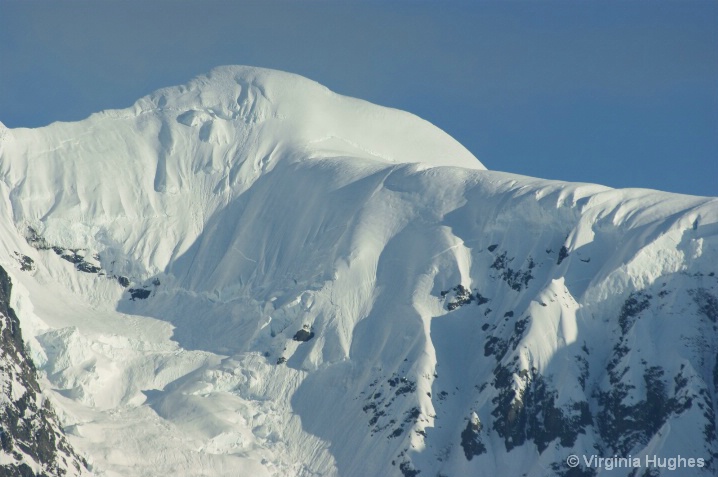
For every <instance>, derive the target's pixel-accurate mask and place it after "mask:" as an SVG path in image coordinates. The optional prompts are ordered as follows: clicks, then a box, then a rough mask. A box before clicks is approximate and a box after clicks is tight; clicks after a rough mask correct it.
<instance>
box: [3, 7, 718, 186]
mask: <svg viewBox="0 0 718 477" xmlns="http://www.w3.org/2000/svg"><path fill="white" fill-rule="evenodd" d="M223 64H246V65H254V66H264V67H270V68H276V69H281V70H286V71H291V72H294V73H299V74H301V75H304V76H307V77H309V78H311V79H314V80H316V81H318V82H320V83H322V84H324V85H326V86H328V87H329V88H330V89H332V90H334V91H337V92H339V93H342V94H347V95H350V96H356V97H359V98H363V99H367V100H369V101H372V102H375V103H378V104H382V105H385V106H392V107H396V108H400V109H404V110H407V111H410V112H413V113H415V114H417V115H419V116H421V117H423V118H425V119H427V120H429V121H431V122H432V123H434V124H436V125H437V126H439V127H441V128H442V129H444V130H445V131H447V132H448V133H449V134H451V135H452V136H454V137H455V138H456V139H457V140H459V141H460V142H461V143H462V144H464V145H465V146H466V147H467V148H468V149H469V150H471V151H472V152H473V153H474V154H475V155H476V156H477V157H478V158H479V159H480V160H481V161H482V162H483V163H484V164H485V165H486V166H487V167H488V168H490V169H494V170H501V171H509V172H515V173H519V174H526V175H531V176H537V177H543V178H550V179H562V180H570V181H582V182H596V183H600V184H606V185H609V186H612V187H648V188H654V189H661V190H668V191H673V192H681V193H687V194H697V195H711V196H718V2H716V1H671V2H663V1H642V0H634V1H618V2H612V1H600V2H594V1H581V2H573V1H561V2H559V1H539V2H518V1H506V2H481V1H479V2H457V1H454V2H452V1H449V2H444V1H442V2H438V1H437V2H428V1H422V2H410V1H383V2H366V1H362V2H353V3H349V2H331V3H330V2H324V1H312V2H229V1H215V0H209V1H198V0H180V1H164V0H163V1H146V0H145V1H138V0H124V1H115V0H105V1H94V0H93V1H86V0H73V1H67V2H56V1H43V0H38V1H31V2H26V1H15V0H2V1H0V121H2V122H3V123H4V124H5V125H6V126H8V127H36V126H41V125H45V124H48V123H51V122H53V121H73V120H78V119H82V118H84V117H86V116H88V115H89V114H90V113H92V112H95V111H99V110H102V109H108V108H124V107H127V106H129V105H131V104H132V103H133V102H134V101H135V100H136V99H138V98H139V97H141V96H143V95H145V94H147V93H149V92H151V91H153V90H155V89H157V88H159V87H163V86H170V85H174V84H180V83H184V82H186V81H187V80H189V79H190V78H192V77H193V76H195V75H198V74H201V73H205V72H207V71H209V70H210V69H211V68H213V67H215V66H218V65H223Z"/></svg>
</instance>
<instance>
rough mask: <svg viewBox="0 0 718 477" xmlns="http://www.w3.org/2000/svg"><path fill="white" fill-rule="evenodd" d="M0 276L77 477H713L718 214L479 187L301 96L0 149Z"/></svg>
mask: <svg viewBox="0 0 718 477" xmlns="http://www.w3.org/2000/svg"><path fill="white" fill-rule="evenodd" d="M477 133H478V132H477ZM0 266H1V267H2V268H3V269H4V270H7V273H8V275H9V277H10V279H11V280H12V284H13V287H12V296H11V297H10V298H9V301H8V307H10V308H11V309H12V310H14V311H13V313H14V314H16V315H17V319H18V320H19V324H20V326H21V328H22V333H23V338H24V341H25V345H26V349H27V354H28V356H29V359H30V360H31V361H32V363H33V366H35V367H36V368H37V380H38V383H39V387H40V388H41V390H42V395H43V396H44V399H46V400H47V401H48V402H49V403H51V405H52V408H53V409H54V410H55V411H54V412H55V413H56V414H57V420H58V422H59V423H61V428H62V433H64V436H65V438H66V439H67V442H69V444H70V445H71V446H72V449H73V450H72V451H71V452H70V453H68V455H69V456H70V457H68V459H69V460H72V459H75V460H74V461H73V462H75V461H76V462H81V463H82V465H67V466H66V467H65V468H63V472H65V473H66V474H67V475H97V476H107V477H110V476H112V477H114V476H161V475H187V476H195V475H207V476H230V475H232V476H236V475H247V476H297V477H300V476H301V477H308V476H327V477H329V476H347V477H354V476H357V477H359V476H371V475H382V476H403V477H415V476H417V475H421V476H432V477H433V476H458V475H484V474H485V475H525V476H530V477H538V476H544V475H562V476H577V475H581V476H593V475H621V476H627V475H643V474H642V473H643V472H644V471H650V472H652V473H651V474H650V475H673V473H672V472H673V471H671V470H670V469H668V468H665V467H654V468H650V469H648V468H640V469H638V470H639V471H640V472H638V471H637V470H636V468H613V469H607V468H595V467H587V466H586V465H579V466H578V467H570V466H569V465H568V464H567V458H568V457H569V456H571V455H578V456H587V459H590V457H591V456H594V455H595V456H597V457H605V458H613V457H614V456H618V457H628V456H629V455H630V456H631V457H632V458H633V457H636V458H639V459H640V461H641V462H646V460H645V458H646V457H649V456H654V455H658V456H660V457H661V458H663V457H667V458H671V457H676V456H678V455H680V456H683V457H686V458H701V459H704V461H705V466H703V467H700V468H693V469H690V471H691V472H692V473H691V475H706V476H708V475H715V473H716V472H717V471H716V468H718V459H717V458H718V438H717V437H716V414H715V410H716V405H718V334H717V333H716V330H717V328H716V327H717V326H718V323H716V321H718V277H716V273H717V272H718V199H716V198H704V197H693V196H687V195H679V194H671V193H665V192H659V191H653V190H646V189H621V190H616V189H611V188H608V187H604V186H599V185H593V184H579V183H567V182H560V181H552V180H545V179H537V178H530V177H525V176H520V175H515V174H509V173H504V172H497V171H489V170H486V168H485V167H484V166H483V165H482V164H481V162H480V161H479V160H478V159H476V158H475V157H474V156H473V155H472V154H471V153H470V152H469V151H467V150H466V149H465V148H464V147H463V146H461V145H460V144H459V143H457V142H456V141H455V140H454V139H452V138H451V137H450V136H449V135H447V134H446V133H445V132H443V131H441V130H440V129H438V128H437V127H435V126H433V125H431V124H430V123H428V122H426V121H424V120H422V119H420V118H418V117H416V116H413V115H411V114H409V113H406V112H402V111H398V110H393V109H389V108H384V107H380V106H376V105H373V104H370V103H367V102H365V101H361V100H358V99H353V98H347V97H343V96H341V95H338V94H335V93H333V92H331V91H329V90H328V89H326V88H325V87H323V86H321V85H319V84H317V83H315V82H313V81H310V80H308V79H305V78H302V77H300V76H297V75H293V74H289V73H284V72H279V71H273V70H266V69H260V68H251V67H241V66H229V67H220V68H216V69H214V70H212V71H211V72H210V73H208V74H207V75H204V76H200V77H197V78H195V79H193V80H192V81H190V82H189V83H187V84H186V85H182V86H177V87H171V88H165V89H162V90H159V91H157V92H154V93H152V94H150V95H149V96H147V97H145V98H141V99H140V100H138V101H137V102H136V103H135V104H134V105H133V106H131V107H130V108H127V109H123V110H111V111H104V112H100V113H97V114H94V115H92V116H90V117H89V118H87V119H85V120H83V121H79V122H75V123H53V124H51V125H49V126H46V127H43V128H37V129H23V128H15V129H9V128H6V127H5V126H2V125H1V124H0ZM3 358H7V356H6V350H4V349H3ZM3 369H6V368H3ZM3 373H6V371H3ZM16 387H17V386H16ZM8 396H9V397H6V396H4V397H3V399H5V400H4V401H3V402H6V401H8V400H9V401H8V402H12V401H13V399H14V398H13V396H12V395H8ZM0 415H1V413H0ZM0 421H1V419H0ZM56 427H57V426H56ZM58 432H59V431H58ZM74 453H77V455H79V456H82V457H75V454H74ZM23 459H24V460H28V459H29V458H26V457H23V456H20V457H17V456H13V454H12V453H11V452H6V451H5V449H4V448H3V454H2V455H1V456H0V465H3V466H4V465H11V464H12V465H20V463H21V461H23ZM30 467H32V468H33V469H34V471H33V472H36V473H37V474H38V475H42V472H51V471H49V470H44V471H43V470H42V466H39V465H38V464H36V463H35V464H33V465H31V466H30ZM632 472H634V473H633V474H632ZM635 472H638V474H636V473H635Z"/></svg>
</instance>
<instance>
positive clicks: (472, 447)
mask: <svg viewBox="0 0 718 477" xmlns="http://www.w3.org/2000/svg"><path fill="white" fill-rule="evenodd" d="M482 428H483V426H482V425H481V421H479V418H478V417H477V416H475V415H474V416H472V417H471V418H470V419H469V422H467V423H466V427H465V428H464V430H463V431H462V432H461V448H462V449H464V455H465V456H466V460H471V459H473V458H474V457H475V456H477V455H481V454H483V453H484V452H486V446H485V445H484V443H483V442H481V435H480V433H481V429H482Z"/></svg>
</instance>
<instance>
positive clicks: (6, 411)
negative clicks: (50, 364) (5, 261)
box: [0, 267, 86, 477]
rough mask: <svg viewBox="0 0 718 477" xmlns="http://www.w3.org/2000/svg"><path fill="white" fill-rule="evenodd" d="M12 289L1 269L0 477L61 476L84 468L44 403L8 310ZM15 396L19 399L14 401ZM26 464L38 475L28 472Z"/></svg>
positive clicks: (30, 363) (11, 313) (48, 407)
mask: <svg viewBox="0 0 718 477" xmlns="http://www.w3.org/2000/svg"><path fill="white" fill-rule="evenodd" d="M11 290H12V285H11V283H10V278H9V277H8V275H7V273H6V272H5V270H4V269H3V268H2V267H0V349H1V350H2V351H1V354H0V392H1V393H2V394H3V396H2V401H1V402H3V404H1V405H0V446H1V447H2V452H3V454H5V455H6V457H5V458H6V459H15V460H16V463H13V464H5V465H4V466H2V467H1V468H0V475H2V476H8V477H15V476H18V477H19V476H22V477H36V476H37V477H39V476H63V475H67V470H66V469H70V470H71V471H72V470H73V469H74V471H77V472H73V474H74V473H79V471H80V470H81V469H82V467H86V463H85V462H84V460H83V459H81V458H80V457H78V456H77V455H76V454H75V452H74V451H73V450H72V449H71V448H70V445H69V444H68V442H67V440H66V439H65V437H64V435H63V434H62V432H61V431H60V426H59V423H58V420H57V416H56V415H55V413H54V411H53V410H52V407H51V406H50V404H49V402H48V401H46V400H44V399H43V396H42V394H41V393H40V386H39V385H38V383H37V377H36V370H35V367H34V365H33V364H32V361H31V360H30V359H29V357H28V355H27V353H26V352H25V348H24V343H23V340H22V333H21V331H20V322H19V320H18V318H17V316H16V315H15V312H14V310H13V309H12V308H11V307H10V293H11ZM18 396H19V397H18ZM28 459H31V460H32V461H34V462H35V464H36V465H37V466H39V467H40V468H41V469H42V471H41V472H40V473H39V474H36V473H34V472H33V470H32V468H31V467H30V466H29V465H28V463H27V462H28Z"/></svg>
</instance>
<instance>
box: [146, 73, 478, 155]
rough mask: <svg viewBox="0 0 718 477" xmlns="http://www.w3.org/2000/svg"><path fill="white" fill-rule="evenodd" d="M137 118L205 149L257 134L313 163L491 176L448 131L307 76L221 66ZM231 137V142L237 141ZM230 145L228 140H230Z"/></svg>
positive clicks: (160, 96)
mask: <svg viewBox="0 0 718 477" xmlns="http://www.w3.org/2000/svg"><path fill="white" fill-rule="evenodd" d="M133 112H134V114H135V115H140V114H144V113H148V112H154V113H160V114H163V115H164V116H166V117H167V118H169V119H170V120H171V119H174V120H175V121H176V122H177V123H179V124H180V125H182V126H184V127H189V128H190V130H187V129H185V130H183V131H182V133H185V134H189V135H191V134H192V131H191V128H196V131H195V133H196V136H197V138H198V139H200V140H201V141H205V142H214V143H215V144H217V143H221V142H227V141H228V139H229V138H228V137H227V134H223V133H222V131H218V130H215V131H214V132H215V133H216V134H212V132H213V131H212V130H213V129H217V128H215V125H216V126H217V127H218V128H219V129H220V130H222V129H227V128H229V129H235V130H238V131H239V132H240V135H244V134H245V133H246V134H249V135H252V133H257V134H258V139H259V143H260V144H264V145H265V146H267V147H265V149H267V148H268V147H269V146H276V145H277V143H279V142H281V143H282V145H283V146H284V147H285V148H288V149H290V150H292V151H293V152H298V151H301V152H302V155H304V156H308V157H310V158H318V157H360V158H366V159H371V160H380V161H385V162H392V163H422V164H424V165H429V166H441V165H446V166H459V167H467V168H471V169H485V168H484V166H483V165H482V164H481V162H479V161H478V160H477V159H476V158H475V157H474V156H473V155H472V154H471V153H470V152H469V151H468V150H466V148H464V147H463V146H461V145H460V144H459V143H458V142H457V141H456V140H454V139H453V138H451V137H450V136H449V135H448V134H446V133H445V132H444V131H442V130H440V129H439V128H437V127H435V126H434V125H432V124H430V123H429V122H427V121H425V120H423V119H421V118H419V117H417V116H414V115H413V114H410V113H407V112H404V111H400V110H396V109H392V108H386V107H382V106H377V105H374V104H371V103H369V102H366V101H363V100H359V99H355V98H349V97H345V96H342V95H339V94H336V93H333V92H332V91H330V90H329V89H328V88H326V87H324V86H322V85H321V84H319V83H317V82H315V81H312V80H309V79H307V78H304V77H302V76H299V75H296V74H292V73H286V72H282V71H277V70H271V69H264V68H256V67H249V66H221V67H217V68H214V69H213V70H211V71H210V72H209V73H207V74H205V75H201V76H198V77H196V78H194V79H192V80H190V81H189V82H188V83H186V84H184V85H180V86H174V87H169V88H163V89H160V90H157V91H155V92H154V93H152V94H150V95H148V96H146V97H144V98H141V99H140V100H139V101H137V103H135V105H134V107H133ZM230 135H231V134H230ZM223 138H224V139H223Z"/></svg>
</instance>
